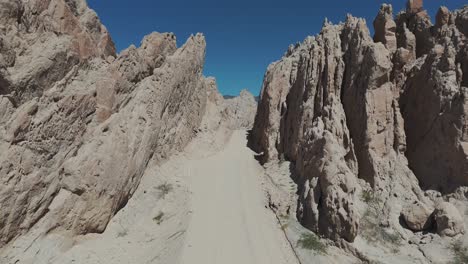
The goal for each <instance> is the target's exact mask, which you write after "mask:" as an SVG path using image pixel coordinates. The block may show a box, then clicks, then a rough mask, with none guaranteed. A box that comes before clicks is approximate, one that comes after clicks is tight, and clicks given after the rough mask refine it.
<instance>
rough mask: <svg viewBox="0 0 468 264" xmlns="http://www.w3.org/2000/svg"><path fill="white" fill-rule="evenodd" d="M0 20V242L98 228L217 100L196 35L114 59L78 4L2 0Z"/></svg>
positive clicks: (164, 39) (148, 41) (91, 15)
mask: <svg viewBox="0 0 468 264" xmlns="http://www.w3.org/2000/svg"><path fill="white" fill-rule="evenodd" d="M0 20H1V23H0V24H1V27H0V51H1V53H0V109H1V111H0V131H1V133H0V179H1V182H2V183H1V186H2V187H1V188H0V207H1V208H2V209H1V210H0V247H1V246H3V245H5V244H6V243H8V242H9V241H11V240H12V239H13V238H15V237H18V236H20V235H21V234H24V233H26V232H27V231H28V230H29V229H30V228H31V227H32V226H34V225H35V224H36V223H37V222H38V221H39V220H41V219H43V218H45V217H46V218H47V221H46V222H47V232H51V231H53V230H63V231H67V232H71V233H72V234H86V233H100V232H103V231H104V229H105V228H106V226H107V224H108V222H109V221H110V219H111V218H112V217H113V216H114V215H115V214H116V212H117V211H119V210H120V209H121V208H122V207H124V206H125V204H126V203H127V201H128V200H129V198H130V197H131V196H132V194H133V193H134V192H135V190H136V188H137V186H138V184H139V182H140V179H141V177H142V175H143V173H144V172H145V170H146V167H147V164H148V163H149V161H150V160H153V161H154V162H156V163H158V162H161V161H163V160H165V159H166V158H167V157H168V156H170V155H171V153H174V152H175V151H180V150H182V149H183V148H184V147H185V146H186V145H187V144H188V143H189V142H190V140H191V139H192V138H193V137H194V136H195V134H196V133H197V131H198V130H199V128H200V126H201V125H202V121H203V119H204V116H205V113H207V111H208V109H207V105H213V104H214V105H215V106H218V105H222V104H223V102H215V99H214V98H213V96H214V97H216V98H218V97H219V98H221V100H222V97H221V96H220V95H219V94H218V91H217V89H216V84H215V82H214V80H213V79H205V78H204V77H203V75H202V69H203V64H204V59H205V46H206V44H205V39H204V37H203V35H201V34H197V35H196V36H191V37H190V38H189V39H188V40H187V42H186V43H185V44H184V45H183V46H182V47H180V48H177V47H176V39H175V36H174V35H173V34H168V33H166V34H160V33H152V34H150V35H148V36H146V37H145V38H144V39H143V41H142V43H141V46H140V47H134V46H131V47H129V48H128V49H126V50H124V51H122V52H121V53H120V54H116V52H115V47H114V44H113V42H112V39H111V37H110V36H109V34H108V32H107V30H106V28H105V27H104V26H103V25H102V24H101V23H100V21H99V19H98V17H97V16H96V13H95V12H94V11H92V10H90V9H89V8H88V7H87V5H86V2H85V1H84V0H71V1H68V0H33V1H20V0H14V1H12V0H2V1H0ZM213 94H215V95H213ZM220 107H221V106H220ZM215 110H216V109H215ZM219 111H221V110H219ZM218 123H219V121H218Z"/></svg>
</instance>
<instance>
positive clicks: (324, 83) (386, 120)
mask: <svg viewBox="0 0 468 264" xmlns="http://www.w3.org/2000/svg"><path fill="white" fill-rule="evenodd" d="M467 14H468V7H467V6H465V7H464V8H463V9H461V10H457V11H453V12H450V11H449V10H448V9H447V8H445V7H442V8H440V10H439V12H438V14H437V19H436V21H437V23H436V25H432V22H431V20H430V18H429V16H428V14H427V12H426V11H425V10H424V9H423V5H422V1H421V0H418V1H416V0H414V1H409V2H408V5H407V10H406V11H403V12H400V13H399V14H398V15H397V16H396V18H395V19H394V17H393V10H392V6H391V5H386V4H384V5H382V7H381V9H380V11H379V13H378V15H377V17H376V19H375V20H374V28H375V35H374V37H373V38H372V37H371V36H370V33H369V30H368V27H367V25H366V21H365V20H363V19H359V18H355V17H352V16H348V17H347V18H346V21H345V22H344V23H341V24H339V25H332V24H330V23H328V22H327V21H326V22H325V23H324V25H323V28H322V30H321V32H320V34H318V35H317V36H315V37H308V38H307V39H306V40H305V41H304V42H302V43H300V44H296V45H295V46H290V47H289V49H288V51H287V52H286V54H285V55H284V57H283V58H282V59H281V60H280V61H277V62H274V63H272V64H271V65H270V66H269V67H268V70H267V72H266V74H265V79H264V83H263V87H262V91H261V97H260V101H259V105H258V111H257V115H256V118H255V123H254V127H253V130H252V133H251V135H250V139H249V144H250V146H251V147H252V148H253V150H254V151H256V152H258V153H261V155H260V156H259V160H260V161H261V162H262V163H267V162H270V161H274V160H283V159H285V160H289V161H291V162H292V164H293V165H292V172H293V174H294V175H295V176H294V177H295V180H296V182H297V183H298V184H299V202H298V208H297V217H298V219H299V220H300V221H301V223H302V224H303V225H304V226H306V227H308V228H309V229H311V230H313V231H315V232H317V233H320V234H321V235H323V236H325V237H328V238H331V239H333V240H335V241H342V239H344V240H345V241H348V242H353V241H354V240H355V238H356V236H358V235H359V234H361V233H362V230H360V226H361V225H362V224H361V223H362V218H363V217H364V214H365V211H366V210H365V208H366V207H367V206H366V205H365V204H364V205H363V202H362V197H367V198H366V199H365V200H368V201H367V202H369V201H370V200H373V199H377V200H378V202H377V203H378V204H379V206H378V208H377V210H378V216H379V217H378V219H375V220H376V221H378V223H377V225H378V226H381V227H383V228H384V229H385V230H388V231H389V232H394V231H395V232H397V234H398V236H402V237H406V236H408V233H407V232H406V231H405V230H407V229H408V228H409V229H412V230H416V231H419V230H429V229H431V228H434V227H435V226H437V227H440V226H450V227H441V228H442V229H443V230H445V231H442V230H438V233H439V234H440V235H449V236H455V235H458V234H462V233H463V232H464V228H463V221H462V220H460V214H459V213H458V211H457V209H456V208H454V207H450V206H448V205H445V206H443V209H442V208H440V199H442V198H440V197H441V196H438V198H435V197H433V196H431V195H430V194H429V193H430V192H431V191H436V192H442V194H448V193H451V192H454V191H455V190H457V188H459V187H462V186H467V185H468V148H467V146H468V136H467V135H468V134H467V132H466V130H467V129H466V127H467V117H466V116H467V114H466V112H467V110H468V101H467V100H466V98H467V89H468V88H467V87H468V86H467V85H468V83H467V78H466V77H467V76H468V71H467V70H468V69H467V65H466V64H467V63H468V57H467V54H468V53H467V45H466V36H467V35H466V34H467V30H466V25H467ZM369 188H371V190H370V189H369ZM449 205H450V204H449ZM363 208H364V209H363ZM445 214H447V215H448V214H450V215H451V216H442V215H445ZM400 216H401V217H402V219H403V221H404V220H405V219H406V220H407V225H406V226H404V227H403V226H402V224H401V219H400ZM439 216H440V217H439ZM441 218H443V219H444V220H441ZM448 219H450V220H448ZM439 222H444V223H443V224H442V223H439ZM448 222H450V224H448ZM408 226H409V227H408ZM392 230H393V231H392ZM386 232H387V231H386ZM345 244H346V243H345Z"/></svg>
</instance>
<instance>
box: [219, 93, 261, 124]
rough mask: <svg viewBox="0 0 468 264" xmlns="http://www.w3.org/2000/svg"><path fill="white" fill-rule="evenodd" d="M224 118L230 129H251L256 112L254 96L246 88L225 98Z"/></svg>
mask: <svg viewBox="0 0 468 264" xmlns="http://www.w3.org/2000/svg"><path fill="white" fill-rule="evenodd" d="M224 105H225V110H224V114H225V116H226V117H225V118H226V119H227V123H228V125H229V126H230V127H231V128H232V129H251V128H252V126H253V123H254V119H255V113H256V112H257V102H256V101H255V97H254V96H253V95H252V94H251V93H250V92H249V91H247V90H242V91H241V92H240V94H239V96H237V97H234V98H231V99H225V100H224Z"/></svg>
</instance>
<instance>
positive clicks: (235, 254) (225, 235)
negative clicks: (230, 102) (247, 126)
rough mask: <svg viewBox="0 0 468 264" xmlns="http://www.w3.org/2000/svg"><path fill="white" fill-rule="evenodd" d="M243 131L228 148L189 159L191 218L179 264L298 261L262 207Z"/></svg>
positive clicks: (255, 168)
mask: <svg viewBox="0 0 468 264" xmlns="http://www.w3.org/2000/svg"><path fill="white" fill-rule="evenodd" d="M246 145H247V142H246V133H245V131H236V132H234V133H233V135H232V137H231V139H230V141H229V143H228V144H227V146H226V148H225V149H224V150H223V151H221V152H220V153H218V154H216V155H214V156H211V157H209V158H206V159H202V160H197V161H192V164H191V166H190V172H189V173H190V181H191V187H192V191H193V199H192V216H191V221H190V224H189V228H188V230H187V237H186V241H185V246H184V248H183V253H182V256H181V259H180V260H181V262H180V263H181V264H231V263H232V264H234V263H235V264H239V263H242V264H275V263H278V264H288V263H297V261H296V259H295V257H294V255H293V252H292V251H291V249H290V247H289V245H288V243H287V241H286V239H285V237H284V235H283V233H282V231H281V229H280V227H279V226H278V223H277V221H276V218H275V216H274V214H273V213H272V212H271V211H270V210H269V209H267V208H265V204H266V203H265V197H264V195H263V191H262V188H261V179H260V177H261V175H262V173H263V172H262V168H261V167H260V165H259V164H258V162H257V161H256V160H255V159H254V153H253V152H252V151H251V150H250V149H248V148H247V147H246Z"/></svg>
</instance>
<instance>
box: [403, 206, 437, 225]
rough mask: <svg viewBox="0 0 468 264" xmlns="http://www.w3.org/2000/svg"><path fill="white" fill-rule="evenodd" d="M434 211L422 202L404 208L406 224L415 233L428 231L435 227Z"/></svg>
mask: <svg viewBox="0 0 468 264" xmlns="http://www.w3.org/2000/svg"><path fill="white" fill-rule="evenodd" d="M432 213H433V210H431V209H430V208H428V206H427V205H425V204H423V203H421V202H415V203H413V204H411V205H408V206H406V207H405V208H403V211H402V213H401V214H402V216H403V218H404V220H405V223H406V224H407V225H408V227H409V228H410V229H411V230H413V231H423V230H428V229H430V228H431V227H432V226H433V219H432Z"/></svg>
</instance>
